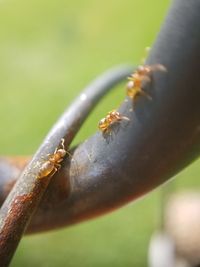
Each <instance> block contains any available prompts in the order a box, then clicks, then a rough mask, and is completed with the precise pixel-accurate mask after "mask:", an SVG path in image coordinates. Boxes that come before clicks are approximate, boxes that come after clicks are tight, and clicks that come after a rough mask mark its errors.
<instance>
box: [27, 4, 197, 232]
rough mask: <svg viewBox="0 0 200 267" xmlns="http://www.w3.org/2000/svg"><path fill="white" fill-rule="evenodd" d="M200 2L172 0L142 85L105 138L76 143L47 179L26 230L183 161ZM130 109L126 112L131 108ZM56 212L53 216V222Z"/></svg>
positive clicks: (105, 199)
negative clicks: (155, 67) (142, 93)
mask: <svg viewBox="0 0 200 267" xmlns="http://www.w3.org/2000/svg"><path fill="white" fill-rule="evenodd" d="M199 10H200V2H199V1H196V0H191V1H187V0H176V1H174V4H173V6H172V8H171V10H170V12H169V15H168V17H167V19H166V21H165V23H164V25H163V27H162V29H161V32H160V34H159V36H158V38H157V41H156V43H155V45H154V46H153V49H152V51H151V53H150V56H149V58H148V61H147V63H148V64H156V63H160V64H163V65H164V66H166V68H167V70H168V72H167V73H162V72H156V73H154V74H153V77H152V82H151V83H150V84H148V85H147V86H146V87H145V90H147V91H148V92H149V94H150V95H151V96H152V100H151V101H150V100H149V99H148V98H145V97H140V98H139V99H138V100H137V102H135V103H134V104H133V103H132V101H131V100H130V99H126V100H125V102H124V103H123V104H122V106H121V108H120V112H121V113H123V114H124V115H126V116H127V117H129V118H130V123H129V124H126V123H125V122H122V124H121V125H120V127H119V129H118V131H117V132H114V133H113V135H112V138H111V139H110V140H108V139H105V138H104V137H103V136H102V134H101V133H100V132H98V133H97V134H95V135H94V136H92V137H91V138H89V139H88V140H86V141H85V142H84V143H83V144H81V145H80V146H78V147H77V148H76V149H75V151H74V154H73V160H71V159H70V158H68V159H66V161H65V162H64V164H63V165H64V168H62V169H61V171H60V172H59V173H58V174H56V175H55V177H53V179H52V181H51V184H50V186H49V187H48V190H47V191H48V192H46V194H45V196H44V198H43V201H42V203H41V205H40V206H39V208H38V210H37V212H36V213H35V215H34V217H33V218H32V221H31V224H30V226H29V229H28V230H29V231H30V232H36V231H42V230H47V229H53V228H56V227H60V226H65V225H69V224H73V223H76V222H79V221H81V220H85V219H88V218H91V217H95V216H97V215H100V214H103V213H105V212H108V211H110V210H113V209H114V208H117V207H119V206H121V205H123V204H126V203H127V202H129V201H131V200H133V199H136V198H138V197H139V196H141V195H143V194H145V193H147V192H149V191H150V190H152V189H154V188H155V187H157V186H158V185H160V184H161V183H163V182H165V181H167V180H168V179H169V178H170V177H172V176H173V175H174V174H176V173H177V172H178V171H180V170H181V169H182V168H184V167H186V166H187V165H188V164H189V163H190V162H191V161H193V160H194V159H195V158H196V157H197V156H198V155H199V149H200V105H199V103H200V76H199V69H200V61H199V58H200V31H199V27H198V25H200V16H199ZM132 109H133V111H132ZM55 218H56V220H55Z"/></svg>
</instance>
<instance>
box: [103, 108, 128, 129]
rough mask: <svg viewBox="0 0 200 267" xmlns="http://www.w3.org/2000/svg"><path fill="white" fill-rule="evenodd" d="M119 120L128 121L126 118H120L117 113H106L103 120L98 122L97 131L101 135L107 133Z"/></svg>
mask: <svg viewBox="0 0 200 267" xmlns="http://www.w3.org/2000/svg"><path fill="white" fill-rule="evenodd" d="M121 120H127V121H129V118H128V117H125V116H122V115H121V114H120V113H119V112H118V111H116V110H112V111H110V112H108V114H107V115H106V117H105V118H103V119H101V120H100V121H99V124H98V127H99V130H100V131H102V132H103V133H107V132H109V131H110V130H111V126H112V125H113V124H114V123H117V122H120V121H121Z"/></svg>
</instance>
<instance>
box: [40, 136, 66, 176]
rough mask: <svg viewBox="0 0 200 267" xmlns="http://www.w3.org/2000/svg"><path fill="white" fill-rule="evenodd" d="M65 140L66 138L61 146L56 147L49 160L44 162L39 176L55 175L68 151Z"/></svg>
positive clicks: (62, 140)
mask: <svg viewBox="0 0 200 267" xmlns="http://www.w3.org/2000/svg"><path fill="white" fill-rule="evenodd" d="M64 142H65V140H64V139H63V138H62V139H61V143H60V147H61V148H56V150H55V151H54V153H53V154H51V155H50V156H49V158H48V160H46V161H45V162H44V163H43V164H42V166H41V168H40V170H39V174H38V178H40V179H41V178H44V177H47V176H48V175H50V176H53V175H54V174H55V173H56V172H57V171H58V170H59V169H60V167H61V165H60V163H61V162H62V161H63V158H64V156H65V155H66V154H67V153H68V152H67V151H66V150H65V146H64Z"/></svg>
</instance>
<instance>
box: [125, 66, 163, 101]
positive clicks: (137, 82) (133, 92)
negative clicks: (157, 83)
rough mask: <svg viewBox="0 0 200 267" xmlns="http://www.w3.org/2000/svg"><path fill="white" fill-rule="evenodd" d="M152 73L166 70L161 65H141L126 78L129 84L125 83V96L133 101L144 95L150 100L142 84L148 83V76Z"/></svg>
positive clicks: (149, 79)
mask: <svg viewBox="0 0 200 267" xmlns="http://www.w3.org/2000/svg"><path fill="white" fill-rule="evenodd" d="M153 71H166V68H165V67H164V66H163V65H161V64H155V65H141V66H139V67H138V68H137V70H136V71H135V72H134V73H133V74H132V75H131V76H130V77H129V78H128V79H129V82H128V83H127V86H126V89H127V95H128V96H129V97H130V98H132V99H133V100H134V99H135V98H136V97H137V96H139V95H144V96H147V97H148V98H151V97H150V96H149V95H148V94H147V93H146V92H145V91H144V90H143V88H142V82H143V81H146V82H150V81H151V77H150V74H151V73H152V72H153Z"/></svg>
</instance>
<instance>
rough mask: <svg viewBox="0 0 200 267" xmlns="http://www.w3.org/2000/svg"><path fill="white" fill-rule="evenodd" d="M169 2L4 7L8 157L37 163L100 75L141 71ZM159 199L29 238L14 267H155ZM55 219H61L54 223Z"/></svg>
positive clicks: (181, 179) (1, 106)
mask: <svg viewBox="0 0 200 267" xmlns="http://www.w3.org/2000/svg"><path fill="white" fill-rule="evenodd" d="M169 2H170V1H169V0H163V1H160V0H149V1H148V0H146V1H138V0H124V1H118V0H110V1H106V0H102V1H95V0H93V1H92V0H84V1H83V0H74V1H71V0H68V1H63V0H58V1H47V0H29V1H25V0H0V85H1V91H0V92H1V97H0V120H1V129H0V134H1V135H0V136H1V138H0V148H1V151H0V152H1V154H2V155H11V154H14V155H18V154H21V155H26V154H32V153H34V151H35V150H36V149H37V147H38V146H39V144H40V143H41V141H42V140H43V138H44V136H45V135H46V133H47V132H48V130H49V128H50V127H51V125H52V124H53V122H54V121H55V120H56V119H57V117H58V116H59V114H60V113H61V112H62V111H63V110H64V108H65V107H66V106H68V104H69V103H70V102H71V101H72V100H73V99H74V98H75V97H76V96H77V95H78V94H79V92H80V91H81V89H82V88H83V87H84V86H85V85H87V84H88V83H89V82H90V81H91V80H92V79H93V78H95V77H96V76H97V75H98V74H100V73H102V72H103V71H105V70H106V69H108V68H110V67H112V66H115V65H117V64H121V63H135V64H138V63H140V61H141V58H142V57H143V55H144V48H145V47H146V46H149V45H152V43H153V41H154V39H155V38H156V35H157V33H158V31H159V29H160V25H161V22H162V21H163V19H164V17H165V15H166V12H167V9H168V7H169ZM123 87H124V84H122V86H121V87H118V88H117V90H116V91H113V92H112V93H110V94H109V95H108V96H107V97H105V98H104V100H103V101H102V102H101V104H100V105H98V107H97V108H96V109H95V111H94V112H93V114H92V115H91V116H90V117H89V119H88V120H87V122H86V124H85V125H84V127H83V128H82V130H81V131H80V133H79V134H78V136H77V138H76V140H75V143H78V142H80V141H81V140H84V139H85V138H86V137H87V136H89V135H91V134H92V133H93V132H94V131H96V125H97V122H98V120H99V119H100V118H101V117H102V116H103V115H104V114H105V112H107V111H108V110H110V109H112V108H114V107H113V103H115V105H116V106H118V104H119V103H120V102H121V101H122V99H123V97H124V88H123ZM199 169H200V168H199V163H198V162H196V163H194V164H193V165H191V166H190V167H189V168H187V169H186V170H185V171H183V172H182V173H180V174H179V175H178V176H177V177H176V179H175V182H174V183H175V184H176V188H178V189H182V188H192V187H195V186H197V185H198V182H197V180H198V172H199ZM160 196H161V192H160V190H155V191H154V192H152V193H150V194H148V195H147V196H146V197H144V198H142V199H140V200H138V201H136V202H135V203H133V204H130V205H127V206H126V207H124V208H122V209H120V210H118V211H115V212H113V213H112V214H109V215H106V216H104V217H101V218H98V219H96V220H92V221H88V222H85V223H82V224H80V225H76V226H73V227H69V228H66V229H62V230H58V231H54V232H48V233H43V234H37V235H32V236H27V237H25V238H23V240H22V241H21V243H20V245H19V247H18V250H17V252H16V254H15V256H14V259H13V261H12V264H11V267H18V266H30V267H32V266H44V267H53V266H59V267H60V266H69V267H75V266H81V267H92V266H95V267H98V266H117V267H122V266H123V267H124V266H126V267H128V266H139V267H143V266H147V263H146V262H147V249H148V242H149V239H150V236H151V233H152V232H153V231H154V230H155V228H156V226H157V223H158V221H159V201H160ZM55 219H56V218H55Z"/></svg>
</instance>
